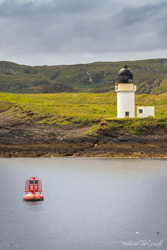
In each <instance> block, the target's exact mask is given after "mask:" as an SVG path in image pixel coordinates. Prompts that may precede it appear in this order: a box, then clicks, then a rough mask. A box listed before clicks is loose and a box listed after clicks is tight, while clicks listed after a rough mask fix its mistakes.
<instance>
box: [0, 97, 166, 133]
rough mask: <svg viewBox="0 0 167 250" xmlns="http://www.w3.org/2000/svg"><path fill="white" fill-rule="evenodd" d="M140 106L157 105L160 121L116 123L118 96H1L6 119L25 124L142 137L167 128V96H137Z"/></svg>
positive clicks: (156, 110)
mask: <svg viewBox="0 0 167 250" xmlns="http://www.w3.org/2000/svg"><path fill="white" fill-rule="evenodd" d="M140 105H142V106H144V105H145V106H147V105H154V106H155V116H156V119H137V118H135V119H116V108H117V106H116V94H114V93H105V94H93V93H78V94H76V93H72V94H70V93H60V94H36V95H34V94H8V93H0V112H1V113H2V114H3V112H4V111H6V115H14V116H15V117H17V119H20V120H21V121H23V122H25V121H28V120H30V121H33V122H35V123H48V124H58V125H66V124H77V125H78V126H85V125H94V127H93V128H92V129H91V131H89V134H91V135H95V133H96V130H97V129H98V128H99V127H100V128H101V129H109V130H115V129H119V128H120V127H122V128H123V129H124V130H125V131H127V132H128V133H133V134H140V133H141V131H142V133H143V132H147V131H148V132H149V131H150V129H153V128H154V127H156V126H158V125H163V126H167V109H166V106H167V94H162V95H158V96H155V95H136V106H140ZM119 121H120V122H119Z"/></svg>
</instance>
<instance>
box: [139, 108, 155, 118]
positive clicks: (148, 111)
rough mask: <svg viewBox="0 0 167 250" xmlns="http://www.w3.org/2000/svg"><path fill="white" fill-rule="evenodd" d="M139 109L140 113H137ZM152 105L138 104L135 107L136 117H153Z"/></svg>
mask: <svg viewBox="0 0 167 250" xmlns="http://www.w3.org/2000/svg"><path fill="white" fill-rule="evenodd" d="M139 110H142V113H139ZM154 113H155V112H154V106H140V107H137V117H138V118H147V117H154Z"/></svg>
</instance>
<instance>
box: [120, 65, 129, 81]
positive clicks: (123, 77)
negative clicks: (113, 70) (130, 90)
mask: <svg viewBox="0 0 167 250" xmlns="http://www.w3.org/2000/svg"><path fill="white" fill-rule="evenodd" d="M118 83H133V73H132V71H131V69H129V68H128V66H127V65H124V67H123V68H122V69H121V70H120V71H119V72H118Z"/></svg>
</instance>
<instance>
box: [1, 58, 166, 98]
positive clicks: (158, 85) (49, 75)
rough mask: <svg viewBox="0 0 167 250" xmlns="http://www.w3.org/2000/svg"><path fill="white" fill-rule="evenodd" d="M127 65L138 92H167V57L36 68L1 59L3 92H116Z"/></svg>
mask: <svg viewBox="0 0 167 250" xmlns="http://www.w3.org/2000/svg"><path fill="white" fill-rule="evenodd" d="M124 64H128V66H129V67H130V68H131V70H132V71H133V74H134V84H136V85H137V93H138V94H143V93H144V94H160V93H166V92H167V59H151V60H141V61H129V62H96V63H89V64H78V65H59V66H46V65H45V66H35V67H31V66H26V65H18V64H15V63H12V62H4V61H1V62H0V92H8V93H61V92H68V93H82V92H90V93H104V92H114V88H115V82H116V80H117V74H118V71H119V70H120V69H121V68H122V67H123V66H124Z"/></svg>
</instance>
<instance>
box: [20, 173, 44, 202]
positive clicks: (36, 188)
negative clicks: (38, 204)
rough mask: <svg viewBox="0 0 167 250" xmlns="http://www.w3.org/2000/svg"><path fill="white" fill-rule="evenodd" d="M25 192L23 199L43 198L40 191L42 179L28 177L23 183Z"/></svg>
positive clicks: (38, 199)
mask: <svg viewBox="0 0 167 250" xmlns="http://www.w3.org/2000/svg"><path fill="white" fill-rule="evenodd" d="M25 192H26V194H25V195H23V200H25V201H41V200H43V199H44V197H43V195H42V194H41V192H42V181H41V180H38V178H37V177H30V179H29V180H26V183H25ZM36 192H38V193H36Z"/></svg>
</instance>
